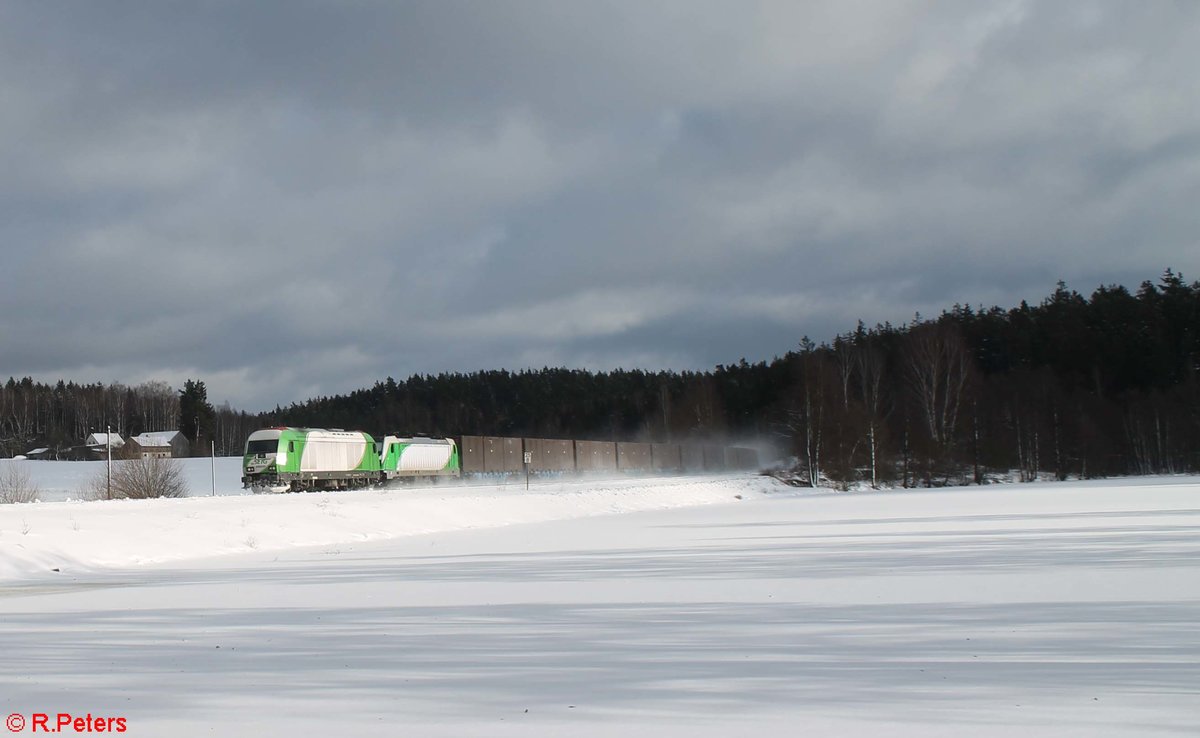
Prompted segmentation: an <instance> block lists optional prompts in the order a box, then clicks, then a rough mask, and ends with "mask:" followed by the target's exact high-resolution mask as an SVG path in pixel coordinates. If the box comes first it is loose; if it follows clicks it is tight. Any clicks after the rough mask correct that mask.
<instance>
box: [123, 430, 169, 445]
mask: <svg viewBox="0 0 1200 738" xmlns="http://www.w3.org/2000/svg"><path fill="white" fill-rule="evenodd" d="M178 435H179V431H153V432H150V433H140V434H138V435H136V436H134V437H133V440H134V441H136V442H137V445H139V446H141V447H142V448H148V447H152V446H153V447H159V448H163V447H166V446H170V445H171V441H173V440H175V437H176V436H178Z"/></svg>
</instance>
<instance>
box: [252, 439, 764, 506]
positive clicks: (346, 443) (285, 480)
mask: <svg viewBox="0 0 1200 738" xmlns="http://www.w3.org/2000/svg"><path fill="white" fill-rule="evenodd" d="M757 467H758V454H757V452H756V451H754V450H753V449H749V448H739V447H734V446H716V445H698V444H672V443H639V442H624V441H574V440H557V439H547V438H501V437H494V436H461V437H460V438H459V439H458V440H456V439H454V438H425V437H420V436H418V437H415V438H406V437H401V436H398V435H388V436H385V437H384V439H383V441H382V442H381V443H380V442H376V441H375V439H374V438H373V437H372V436H371V435H370V434H368V433H364V432H362V431H344V430H337V429H334V430H323V429H319V428H265V429H263V430H258V431H255V432H254V433H251V434H250V438H249V439H248V440H247V441H246V453H245V456H244V457H243V459H242V472H243V474H242V485H243V486H244V487H246V488H253V489H255V490H263V489H269V490H274V491H287V490H290V491H305V490H314V489H344V488H350V487H367V486H371V485H375V484H382V483H386V482H388V481H390V480H393V479H399V478H405V477H459V476H462V475H471V476H494V477H507V476H511V475H514V474H521V473H523V472H528V473H532V474H536V475H539V476H544V475H561V474H572V473H687V472H722V471H735V470H746V471H748V470H753V469H757Z"/></svg>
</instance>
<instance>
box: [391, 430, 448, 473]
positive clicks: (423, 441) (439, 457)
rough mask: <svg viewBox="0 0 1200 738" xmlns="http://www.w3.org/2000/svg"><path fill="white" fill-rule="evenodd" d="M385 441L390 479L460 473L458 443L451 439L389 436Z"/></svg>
mask: <svg viewBox="0 0 1200 738" xmlns="http://www.w3.org/2000/svg"><path fill="white" fill-rule="evenodd" d="M383 444H384V445H383V453H382V454H381V457H382V463H383V471H384V472H385V473H386V474H387V476H388V478H393V477H400V476H407V477H420V476H458V475H459V472H460V465H459V457H458V446H457V445H456V444H455V443H454V441H453V440H451V439H449V438H398V437H396V436H387V437H385V438H384V440H383Z"/></svg>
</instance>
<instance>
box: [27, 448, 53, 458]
mask: <svg viewBox="0 0 1200 738" xmlns="http://www.w3.org/2000/svg"><path fill="white" fill-rule="evenodd" d="M49 450H50V449H48V448H35V449H33V450H32V451H26V452H25V455H26V456H36V455H38V454H44V453H46V452H47V451H49Z"/></svg>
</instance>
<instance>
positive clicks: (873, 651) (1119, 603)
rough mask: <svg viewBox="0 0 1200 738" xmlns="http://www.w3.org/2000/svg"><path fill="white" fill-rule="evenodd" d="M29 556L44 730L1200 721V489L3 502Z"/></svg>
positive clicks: (903, 729)
mask: <svg viewBox="0 0 1200 738" xmlns="http://www.w3.org/2000/svg"><path fill="white" fill-rule="evenodd" d="M205 464H207V462H205ZM47 469H48V467H47ZM47 473H49V472H47ZM220 474H221V472H220V469H218V481H219V486H218V492H219V493H220V492H223V491H224V492H234V491H236V489H233V488H222V487H221V485H220ZM51 476H53V475H52V474H51ZM234 481H235V483H236V479H235V480H234ZM206 486H207V482H206ZM194 491H195V490H194ZM612 513H619V514H612ZM301 545H304V547H298V546H301ZM0 555H2V556H3V560H2V563H0V566H2V567H3V569H0V579H2V580H3V581H0V652H2V653H3V654H4V665H3V666H2V667H0V684H3V689H2V690H0V695H2V696H0V702H2V704H0V710H4V711H5V712H4V714H5V715H7V714H9V713H15V714H18V715H20V716H21V717H22V718H24V719H25V721H26V727H25V729H24V732H30V729H31V727H32V721H33V720H34V714H35V713H42V714H46V715H48V716H49V717H48V720H49V724H50V725H51V726H53V725H55V720H56V718H57V715H58V713H70V714H71V715H72V716H85V715H87V714H89V713H90V714H91V715H92V716H94V717H121V718H124V719H125V724H126V725H127V727H128V732H127V733H126V734H127V735H134V736H142V735H145V736H150V735H155V736H158V735H171V736H200V735H247V736H249V735H287V736H308V735H311V736H328V735H346V736H356V735H379V736H393V735H414V736H563V735H570V736H630V735H655V736H681V737H682V736H733V735H738V736H741V735H779V736H784V735H787V736H794V735H821V736H824V735H830V736H846V735H850V736H857V735H862V736H882V735H888V736H893V735H914V736H955V737H958V736H964V735H970V736H981V735H982V736H1011V735H1021V736H1060V735H1069V736H1104V735H1122V736H1143V735H1188V734H1192V731H1194V730H1195V725H1196V724H1197V721H1198V719H1200V628H1198V627H1197V622H1198V621H1200V479H1196V478H1164V479H1138V480H1117V481H1109V482H1095V483H1064V484H1044V485H1041V484H1039V485H1011V486H1008V485H1006V486H998V487H987V488H982V489H979V488H968V489H950V490H935V491H906V492H887V493H870V494H868V493H853V494H840V495H836V494H812V493H808V492H804V491H797V490H793V489H790V488H786V487H783V486H777V485H776V484H774V483H773V482H770V481H769V480H765V479H760V478H752V477H744V478H737V477H727V478H704V479H682V478H677V479H655V480H607V481H603V482H555V483H542V484H535V485H534V487H533V489H531V490H530V491H529V492H525V491H524V488H523V486H522V485H510V486H508V487H495V486H478V487H469V488H450V487H439V488H430V489H421V488H408V489H401V490H389V491H366V492H356V493H334V494H313V495H283V496H264V497H251V496H225V497H221V496H219V497H218V498H217V499H209V498H204V497H200V498H195V499H185V500H169V501H145V502H99V503H79V502H49V503H41V504H36V505H16V506H12V505H8V506H0ZM201 556H207V558H199V557H201ZM147 562H155V563H147ZM54 568H58V569H59V571H58V572H54V571H51V569H54Z"/></svg>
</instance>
